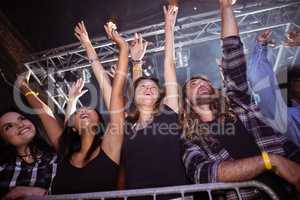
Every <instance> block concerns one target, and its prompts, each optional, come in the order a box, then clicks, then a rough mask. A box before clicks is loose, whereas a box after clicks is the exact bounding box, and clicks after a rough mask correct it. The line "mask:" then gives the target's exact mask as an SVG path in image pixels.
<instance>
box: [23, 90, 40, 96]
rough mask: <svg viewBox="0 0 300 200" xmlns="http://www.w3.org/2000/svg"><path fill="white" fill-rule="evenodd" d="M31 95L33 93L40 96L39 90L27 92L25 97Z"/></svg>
mask: <svg viewBox="0 0 300 200" xmlns="http://www.w3.org/2000/svg"><path fill="white" fill-rule="evenodd" d="M29 95H33V96H36V97H37V96H39V93H38V92H34V91H30V92H26V94H25V97H27V96H29Z"/></svg>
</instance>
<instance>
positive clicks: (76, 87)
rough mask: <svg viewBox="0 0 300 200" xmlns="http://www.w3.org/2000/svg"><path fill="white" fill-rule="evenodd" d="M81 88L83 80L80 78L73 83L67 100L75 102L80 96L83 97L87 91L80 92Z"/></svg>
mask: <svg viewBox="0 0 300 200" xmlns="http://www.w3.org/2000/svg"><path fill="white" fill-rule="evenodd" d="M83 87H84V80H83V78H80V79H78V80H77V81H76V82H75V83H73V84H72V86H71V88H70V89H69V100H75V101H77V100H78V99H79V98H80V97H81V96H82V95H84V94H85V93H86V92H87V91H88V90H82V88H83Z"/></svg>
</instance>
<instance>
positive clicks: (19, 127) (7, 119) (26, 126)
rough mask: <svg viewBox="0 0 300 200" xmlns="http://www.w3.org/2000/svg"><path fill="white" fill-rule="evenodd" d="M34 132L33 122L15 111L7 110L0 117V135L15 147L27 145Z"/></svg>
mask: <svg viewBox="0 0 300 200" xmlns="http://www.w3.org/2000/svg"><path fill="white" fill-rule="evenodd" d="M35 134H36V129H35V126H34V125H33V123H32V122H31V121H30V120H28V119H27V118H25V117H24V116H23V115H21V114H19V113H17V112H8V113H5V114H4V115H2V116H1V117H0V136H1V138H2V139H3V140H4V141H5V142H7V143H9V144H11V145H13V146H15V147H22V146H26V145H28V144H29V143H30V142H31V141H32V139H33V138H34V136H35Z"/></svg>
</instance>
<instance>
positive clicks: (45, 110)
mask: <svg viewBox="0 0 300 200" xmlns="http://www.w3.org/2000/svg"><path fill="white" fill-rule="evenodd" d="M27 80H29V79H27ZM17 83H18V85H19V88H20V90H21V92H22V93H23V94H24V95H25V97H26V100H27V102H28V103H29V105H30V106H31V107H32V108H33V109H34V111H35V113H36V114H37V115H38V117H39V118H40V120H41V121H42V124H43V126H44V129H45V131H46V134H47V136H48V138H49V140H50V142H51V144H52V145H53V147H54V149H55V150H58V141H59V137H60V135H61V134H62V131H63V128H62V127H63V126H62V125H61V123H60V122H59V121H58V119H56V118H55V116H54V114H53V112H52V110H51V109H50V108H49V107H48V105H46V104H45V103H44V102H43V101H42V100H41V99H40V98H39V97H38V95H37V93H35V92H34V91H33V90H32V89H31V88H30V86H29V84H28V81H26V78H25V77H24V76H19V77H18V79H17Z"/></svg>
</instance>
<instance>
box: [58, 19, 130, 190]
mask: <svg viewBox="0 0 300 200" xmlns="http://www.w3.org/2000/svg"><path fill="white" fill-rule="evenodd" d="M114 28H115V27H114V25H113V24H112V23H108V24H107V25H106V26H105V30H106V32H107V34H108V36H109V38H111V39H112V40H113V41H114V42H115V43H116V44H117V45H118V46H119V49H120V53H119V62H118V68H117V70H116V75H115V78H114V80H113V85H112V91H111V94H112V98H111V100H110V107H109V114H110V115H109V118H110V122H109V124H108V127H107V129H106V131H104V130H103V129H104V128H103V127H104V126H103V120H102V118H101V115H100V114H99V113H98V112H97V111H96V110H94V109H92V108H89V107H83V108H80V109H79V110H78V111H76V112H75V113H74V114H72V115H71V114H70V113H72V110H73V108H76V101H77V99H78V98H79V97H80V96H81V95H83V93H85V92H82V91H81V90H82V88H83V85H84V82H83V80H82V79H79V80H78V81H77V83H76V84H74V85H73V86H72V87H71V89H70V91H69V99H70V102H69V105H68V108H67V113H68V115H67V116H66V117H67V118H68V116H70V115H71V116H70V117H69V118H68V120H67V122H66V128H65V130H64V132H63V134H62V135H61V136H60V138H59V140H58V141H57V146H58V150H59V155H60V159H61V162H60V163H59V165H58V172H57V175H56V177H55V179H54V181H53V185H52V193H53V194H68V193H85V192H99V191H109V190H114V189H116V188H117V178H118V167H119V162H120V151H121V146H122V142H123V132H124V131H123V129H124V128H123V127H124V126H123V123H124V112H123V107H124V100H123V89H124V85H125V82H126V76H124V74H127V65H128V44H127V42H126V41H125V40H124V39H123V38H122V37H121V36H120V35H119V34H118V33H117V32H116V31H115V29H114ZM75 35H76V36H77V37H78V39H79V40H80V42H81V44H82V46H83V47H85V49H86V51H87V54H88V57H89V59H90V62H91V64H92V65H93V66H94V67H95V65H96V66H98V65H101V64H100V62H99V60H98V58H97V54H96V52H95V50H94V48H93V47H92V45H91V42H90V40H89V38H88V34H87V32H86V29H85V26H84V24H83V22H81V23H79V24H78V25H77V26H76V28H75ZM94 73H97V71H94ZM95 76H96V77H97V74H95ZM102 133H104V134H102Z"/></svg>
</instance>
